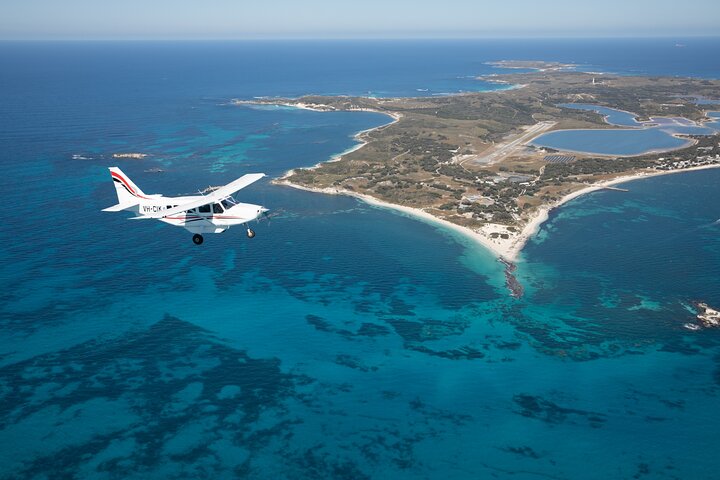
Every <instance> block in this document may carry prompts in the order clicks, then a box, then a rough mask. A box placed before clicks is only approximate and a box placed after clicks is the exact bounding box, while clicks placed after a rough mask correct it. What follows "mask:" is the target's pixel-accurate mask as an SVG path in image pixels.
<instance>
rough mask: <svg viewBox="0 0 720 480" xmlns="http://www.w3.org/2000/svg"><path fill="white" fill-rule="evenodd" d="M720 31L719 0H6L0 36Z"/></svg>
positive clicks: (0, 0) (0, 9)
mask: <svg viewBox="0 0 720 480" xmlns="http://www.w3.org/2000/svg"><path fill="white" fill-rule="evenodd" d="M683 35H720V1H718V0H684V1H678V0H595V1H587V0H574V1H571V0H545V1H542V0H501V1H497V0H492V1H483V0H474V1H473V0H435V1H425V0H414V1H412V0H362V1H360V0H297V1H291V0H245V1H243V0H204V1H203V0H0V38H2V39H233V38H296V37H299V38H407V37H411V38H412V37H450V38H453V37H493V36H524V37H533V36H683Z"/></svg>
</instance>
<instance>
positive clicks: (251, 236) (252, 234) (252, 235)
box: [247, 228, 255, 238]
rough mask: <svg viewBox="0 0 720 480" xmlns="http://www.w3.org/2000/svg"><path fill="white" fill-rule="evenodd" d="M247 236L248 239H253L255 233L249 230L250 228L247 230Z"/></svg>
mask: <svg viewBox="0 0 720 480" xmlns="http://www.w3.org/2000/svg"><path fill="white" fill-rule="evenodd" d="M247 236H248V238H253V237H254V236H255V232H254V231H253V229H251V228H248V229H247Z"/></svg>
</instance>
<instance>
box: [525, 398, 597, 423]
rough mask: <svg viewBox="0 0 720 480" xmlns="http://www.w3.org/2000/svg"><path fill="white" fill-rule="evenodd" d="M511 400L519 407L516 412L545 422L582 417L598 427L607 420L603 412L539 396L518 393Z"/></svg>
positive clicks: (561, 421) (571, 421)
mask: <svg viewBox="0 0 720 480" xmlns="http://www.w3.org/2000/svg"><path fill="white" fill-rule="evenodd" d="M513 401H514V402H515V404H516V405H517V406H518V407H519V408H520V411H519V412H518V413H519V414H520V415H522V416H523V417H528V418H535V419H537V420H541V421H543V422H545V423H549V424H552V425H559V424H562V423H565V422H566V421H570V423H574V422H573V420H572V419H573V418H574V417H575V418H576V417H582V418H584V419H585V420H586V421H587V423H588V425H590V426H591V427H593V428H600V427H602V425H603V424H604V423H605V421H606V420H607V416H606V415H605V414H603V413H598V412H591V411H587V410H578V409H575V408H565V407H561V406H559V405H557V404H556V403H553V402H551V401H550V400H546V399H544V398H542V397H539V396H533V395H526V394H520V395H515V396H514V397H513Z"/></svg>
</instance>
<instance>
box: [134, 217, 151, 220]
mask: <svg viewBox="0 0 720 480" xmlns="http://www.w3.org/2000/svg"><path fill="white" fill-rule="evenodd" d="M152 219H153V217H146V216H140V217H130V218H128V220H152Z"/></svg>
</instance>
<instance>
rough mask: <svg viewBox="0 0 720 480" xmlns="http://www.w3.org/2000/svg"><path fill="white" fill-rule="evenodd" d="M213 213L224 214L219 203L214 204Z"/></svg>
mask: <svg viewBox="0 0 720 480" xmlns="http://www.w3.org/2000/svg"><path fill="white" fill-rule="evenodd" d="M213 213H223V208H222V207H221V206H220V204H219V203H213Z"/></svg>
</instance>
